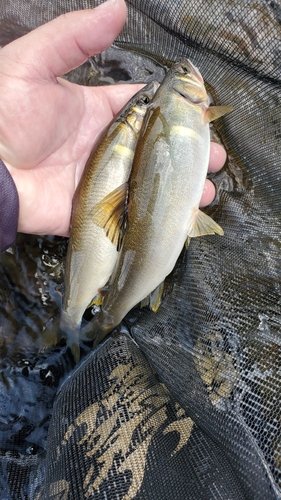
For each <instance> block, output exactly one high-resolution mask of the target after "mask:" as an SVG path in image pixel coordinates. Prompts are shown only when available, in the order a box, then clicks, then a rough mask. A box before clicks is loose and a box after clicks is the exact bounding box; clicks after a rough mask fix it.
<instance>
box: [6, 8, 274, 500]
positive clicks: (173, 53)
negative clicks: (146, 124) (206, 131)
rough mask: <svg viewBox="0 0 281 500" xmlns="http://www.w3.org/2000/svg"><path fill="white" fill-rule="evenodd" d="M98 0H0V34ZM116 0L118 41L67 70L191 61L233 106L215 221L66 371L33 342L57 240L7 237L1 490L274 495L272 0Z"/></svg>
mask: <svg viewBox="0 0 281 500" xmlns="http://www.w3.org/2000/svg"><path fill="white" fill-rule="evenodd" d="M97 3H98V2H95V1H94V0H83V1H82V0H81V1H79V0H72V1H68V2H66V1H64V0H56V1H54V0H51V1H46V0H40V1H39V0H29V1H28V2H27V1H25V2H21V1H20V0H2V2H1V5H0V45H4V44H5V43H8V42H9V41H11V40H13V39H14V38H16V37H19V36H21V35H23V34H24V33H26V32H28V31H30V30H31V29H33V28H35V27H36V26H38V25H40V24H42V23H45V22H47V21H48V20H50V19H52V18H53V17H55V16H57V15H59V14H61V13H63V12H66V11H69V10H75V9H81V8H86V7H90V6H91V7H93V6H95V5H96V4H97ZM127 4H128V11H129V14H128V21H127V23H126V26H125V28H124V30H123V31H122V33H121V34H120V36H119V37H118V39H117V41H116V44H115V46H114V47H112V48H111V49H109V50H108V51H106V52H105V53H103V54H102V55H101V56H97V57H96V58H94V60H92V61H91V62H89V63H87V64H86V65H84V66H83V67H82V68H79V69H78V70H76V71H74V72H72V73H71V74H70V75H68V78H69V79H71V80H72V81H77V82H79V83H80V82H81V83H82V82H83V83H85V78H86V80H87V83H89V84H96V83H99V84H104V83H110V82H111V83H114V82H117V81H122V80H128V81H149V80H151V79H154V78H156V79H158V80H161V79H162V78H163V75H164V71H165V67H166V65H169V64H170V63H171V62H172V61H175V60H178V59H179V58H180V57H181V56H186V57H188V58H190V59H191V60H192V61H193V62H194V63H195V65H196V66H198V67H199V68H200V71H201V72H202V74H203V77H204V80H205V82H206V84H207V87H208V91H209V92H210V94H211V95H212V98H213V101H214V103H216V104H218V105H232V106H233V107H234V111H233V112H232V113H231V114H230V115H227V116H225V117H223V118H222V119H220V120H218V122H217V123H216V129H215V130H214V131H213V134H214V140H217V141H220V142H222V144H223V145H224V147H225V148H226V150H227V152H228V161H227V164H226V166H225V167H224V169H223V170H222V171H221V172H220V173H219V174H216V175H212V176H211V177H212V178H213V182H214V183H215V185H216V188H217V196H216V199H215V201H214V203H213V204H212V206H210V207H208V209H207V213H209V214H211V215H212V217H213V218H214V219H215V220H216V221H217V222H218V223H219V224H220V225H221V227H222V228H223V229H224V233H225V234H224V236H223V237H216V236H210V237H209V236H206V237H202V238H195V239H193V240H192V241H191V243H190V246H189V248H188V250H187V251H186V250H184V251H183V253H182V255H181V257H180V259H179V260H178V262H177V265H176V267H175V270H174V272H173V273H172V274H171V275H170V276H169V277H168V280H167V289H166V295H165V298H164V300H163V302H162V304H161V307H160V309H159V311H158V312H157V313H156V314H155V313H153V312H151V311H150V310H149V309H148V308H143V309H140V308H139V307H136V308H134V310H133V311H131V312H130V313H129V315H128V316H127V317H126V318H125V321H124V322H123V324H122V326H121V329H119V331H118V332H114V333H113V334H111V336H109V337H108V338H107V339H106V340H105V342H104V343H103V344H101V345H100V346H98V347H97V348H96V349H95V350H94V351H92V350H91V346H87V345H85V346H84V347H83V349H82V362H81V364H80V365H79V366H78V367H77V368H76V369H75V367H74V363H73V360H72V356H71V354H70V352H69V350H68V349H67V348H66V346H65V345H64V344H63V343H61V344H59V345H57V346H55V347H52V346H50V347H48V348H46V349H45V350H44V351H42V350H40V349H39V348H37V347H36V345H37V340H38V339H39V338H40V335H41V332H42V328H43V325H44V323H46V321H47V320H48V319H49V318H50V317H51V316H52V315H53V314H54V313H55V311H56V309H58V308H59V307H60V293H61V284H62V281H63V267H62V262H63V259H64V256H65V249H66V245H67V241H66V240H65V239H61V238H53V237H46V238H42V237H40V238H35V237H33V236H28V235H26V236H24V235H19V238H18V240H17V242H16V245H14V246H13V247H12V248H11V249H10V250H8V251H7V252H6V253H5V254H3V255H2V256H1V268H0V273H1V289H0V296H1V305H0V332H1V339H0V352H1V361H0V363H1V377H0V455H1V458H0V469H1V472H0V497H1V499H7V500H8V499H78V498H91V499H99V500H100V499H112V500H117V499H119V500H130V499H135V500H141V499H153V500H158V499H159V500H160V499H161V500H163V499H169V500H170V499H177V500H185V499H194V500H201V499H202V500H210V499H216V500H218V499H220V500H221V499H225V500H229V499H230V500H232V499H233V500H238V499H239V500H240V499H241V500H242V499H253V500H271V499H276V498H281V493H280V487H281V409H280V397H281V386H280V361H281V348H280V345H281V336H280V328H281V293H280V291H281V290H280V286H281V285H280V275H281V274H280V265H281V253H280V249H281V218H280V208H281V201H280V199H281V197H280V193H281V175H280V157H281V148H280V137H281V126H280V109H281V100H280V99H281V92H280V71H281V69H280V68H281V37H280V23H281V8H280V4H279V3H278V2H275V1H267V0H254V1H251V2H247V1H242V0H234V1H230V0H224V1H219V0H218V1H216V0H215V1H212V2H209V1H207V0H190V1H187V0H182V1H177V0H157V1H156V0H142V1H140V0H130V1H128V2H127ZM88 314H90V313H88ZM86 319H87V318H86ZM88 319H89V317H88Z"/></svg>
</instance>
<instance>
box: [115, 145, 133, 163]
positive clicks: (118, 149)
mask: <svg viewBox="0 0 281 500" xmlns="http://www.w3.org/2000/svg"><path fill="white" fill-rule="evenodd" d="M113 149H114V151H116V152H117V153H120V154H121V155H122V156H127V158H132V159H133V158H134V151H133V150H132V149H130V148H127V147H126V146H122V145H121V144H116V145H115V146H114V147H113Z"/></svg>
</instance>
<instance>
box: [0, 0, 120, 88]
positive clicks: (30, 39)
mask: <svg viewBox="0 0 281 500" xmlns="http://www.w3.org/2000/svg"><path fill="white" fill-rule="evenodd" d="M126 14H127V9H126V5H125V2H124V0H108V1H106V2H104V3H102V4H101V5H99V6H98V7H96V8H95V9H85V10H81V11H74V12H68V13H67V14H63V15H61V16H59V17H57V18H56V19H53V20H52V21H50V22H49V23H46V24H44V25H43V26H40V27H39V28H36V29H35V30H34V31H31V32H30V33H28V34H27V35H24V36H23V37H21V38H20V39H18V40H15V41H14V42H12V43H11V44H9V45H6V46H5V47H4V48H3V49H2V50H1V56H6V61H7V59H8V60H9V59H10V63H11V64H10V74H11V73H12V68H14V71H15V73H16V74H17V77H23V76H25V78H28V79H29V78H34V72H35V71H36V76H37V78H38V74H39V76H40V77H41V78H43V79H46V80H50V79H53V78H54V76H55V77H57V76H61V75H63V74H65V73H67V72H68V71H70V70H71V69H74V68H77V67H78V66H80V65H81V64H83V63H84V62H85V61H86V60H87V59H88V58H89V57H90V56H93V55H95V54H98V53H99V52H101V51H102V50H104V49H106V48H107V47H109V45H111V43H112V42H113V41H114V39H115V38H116V36H117V35H118V34H119V32H120V31H121V29H122V27H123V25H124V23H125V20H126ZM31 48H32V50H30V49H31ZM13 63H16V65H14V64H13ZM19 71H20V74H19Z"/></svg>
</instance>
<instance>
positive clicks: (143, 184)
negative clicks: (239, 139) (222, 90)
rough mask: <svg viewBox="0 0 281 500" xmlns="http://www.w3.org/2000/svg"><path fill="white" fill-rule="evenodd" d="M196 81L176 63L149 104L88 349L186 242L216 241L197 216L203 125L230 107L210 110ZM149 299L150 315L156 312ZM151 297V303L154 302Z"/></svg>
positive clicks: (205, 156) (206, 150) (210, 226)
mask: <svg viewBox="0 0 281 500" xmlns="http://www.w3.org/2000/svg"><path fill="white" fill-rule="evenodd" d="M209 103H210V101H209V97H208V95H207V92H206V89H205V86H204V81H203V78H202V76H201V74H200V72H199V70H198V69H197V68H195V67H194V66H193V64H192V63H191V62H190V61H189V60H187V59H183V60H181V61H180V62H178V63H176V64H174V65H173V66H172V68H171V69H170V71H169V72H168V73H167V75H166V77H165V78H164V80H163V83H162V84H161V85H160V87H159V88H158V90H157V91H156V94H155V96H154V98H153V102H152V106H151V107H150V108H149V110H148V112H147V114H146V117H145V120H144V124H143V127H142V130H141V134H140V138H139V141H138V145H137V149H136V153H135V159H134V163H133V168H132V173H131V176H130V180H129V186H128V192H129V195H128V196H129V200H128V208H127V212H128V214H127V217H128V220H127V228H126V233H125V236H124V240H123V243H122V250H121V252H120V257H119V259H118V264H117V265H116V267H115V270H114V273H113V275H112V277H111V279H110V282H109V286H108V292H107V293H105V296H104V300H103V304H102V308H101V310H100V311H99V313H98V314H97V315H96V316H95V318H94V319H93V320H92V322H91V323H89V324H88V325H87V326H86V327H85V330H84V329H83V330H84V332H82V333H85V334H86V336H87V337H88V338H92V339H96V341H95V344H97V343H98V342H99V341H100V340H102V339H103V338H104V337H105V335H106V334H107V333H108V332H110V331H111V330H113V329H114V328H115V326H117V325H118V324H119V323H120V322H121V320H122V319H123V317H124V316H125V315H126V314H127V312H128V311H130V309H132V307H134V306H135V305H136V304H137V303H139V302H141V301H143V300H144V299H145V298H146V297H147V296H149V295H150V294H151V293H152V292H153V291H154V290H155V289H156V288H157V287H158V286H159V285H160V288H159V289H161V284H162V282H163V281H164V279H165V277H166V276H167V275H168V274H169V273H170V272H171V271H172V270H173V268H174V266H175V263H176V261H177V259H178V257H179V255H180V253H181V250H182V248H183V246H184V243H185V242H186V241H189V239H190V238H193V237H195V236H202V235H206V234H214V233H217V234H220V235H222V234H223V230H222V229H221V227H220V226H219V225H218V224H217V223H216V222H215V221H214V220H213V219H212V218H211V217H209V216H208V215H206V214H205V213H204V212H202V211H201V210H199V202H200V199H201V195H202V192H203V188H204V183H205V179H206V175H207V170H208V162H209V155H210V131H209V122H210V121H212V120H214V119H216V118H218V117H220V116H222V115H224V114H225V113H227V112H229V111H231V109H232V108H231V107H228V106H225V107H224V106H221V107H209ZM153 295H154V301H155V303H154V304H153V307H152V308H153V309H154V310H157V308H158V305H159V294H158V293H157V292H156V293H154V294H153ZM155 297H156V298H155Z"/></svg>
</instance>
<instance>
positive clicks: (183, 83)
mask: <svg viewBox="0 0 281 500" xmlns="http://www.w3.org/2000/svg"><path fill="white" fill-rule="evenodd" d="M171 81H172V89H173V90H174V91H175V92H177V93H178V94H180V95H181V96H182V97H184V98H185V99H187V100H188V101H190V103H191V104H196V105H201V106H202V107H206V108H207V107H208V106H209V104H210V99H209V96H208V94H207V91H206V89H205V85H204V80H203V78H202V75H201V73H200V71H199V69H198V68H196V66H194V65H193V64H192V62H191V61H189V59H181V60H180V61H179V62H177V63H175V64H174V66H173V67H172V80H171Z"/></svg>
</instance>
